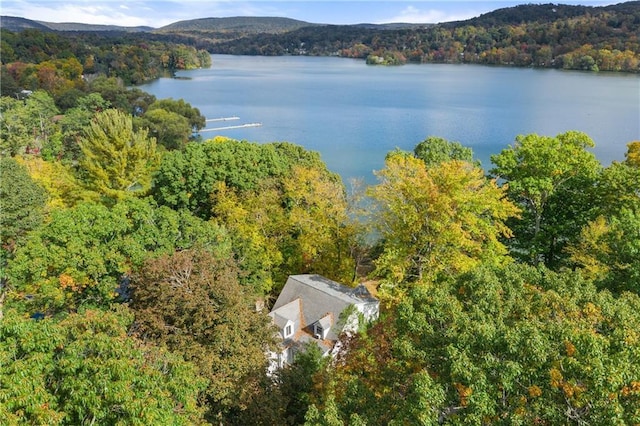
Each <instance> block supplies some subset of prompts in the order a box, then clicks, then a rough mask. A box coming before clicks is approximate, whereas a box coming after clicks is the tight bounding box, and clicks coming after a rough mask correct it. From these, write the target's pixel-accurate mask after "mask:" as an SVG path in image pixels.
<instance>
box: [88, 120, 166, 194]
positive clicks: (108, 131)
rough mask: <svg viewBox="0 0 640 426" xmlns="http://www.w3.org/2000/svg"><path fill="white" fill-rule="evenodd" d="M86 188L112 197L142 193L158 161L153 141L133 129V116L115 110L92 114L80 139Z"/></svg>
mask: <svg viewBox="0 0 640 426" xmlns="http://www.w3.org/2000/svg"><path fill="white" fill-rule="evenodd" d="M80 149H81V150H82V154H83V157H82V158H81V159H80V168H81V170H82V174H83V176H82V177H83V180H84V182H85V184H86V185H87V187H88V188H89V189H91V190H93V191H96V192H97V193H99V194H101V195H102V196H103V197H106V198H107V199H111V200H119V199H122V198H125V197H126V196H128V195H129V194H144V193H145V192H146V191H147V190H148V189H149V188H150V187H151V174H152V172H153V170H154V169H155V168H156V167H157V164H158V161H159V159H158V155H157V154H156V141H155V139H153V138H149V137H148V136H147V132H146V131H145V130H140V131H138V132H135V131H134V130H133V124H132V117H131V116H130V115H127V114H125V113H122V112H120V111H118V110H115V109H108V110H105V111H103V112H99V113H97V114H96V115H95V118H94V120H93V121H92V122H91V124H90V126H89V127H87V128H86V129H85V133H84V136H83V137H82V138H81V140H80Z"/></svg>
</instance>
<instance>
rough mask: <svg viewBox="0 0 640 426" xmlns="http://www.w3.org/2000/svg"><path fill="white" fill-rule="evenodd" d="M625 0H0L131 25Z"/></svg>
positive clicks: (428, 15) (41, 17)
mask: <svg viewBox="0 0 640 426" xmlns="http://www.w3.org/2000/svg"><path fill="white" fill-rule="evenodd" d="M622 1H623V0H618V1H606V0H582V1H573V0H572V1H560V2H558V1H557V0H556V1H554V0H546V1H540V2H538V1H535V0H522V1H521V0H498V1H485V0H466V1H459V0H449V1H433V0H418V1H405V0H355V1H354V0H349V1H341V0H337V1H336V0H331V1H329V0H327V1H319V0H292V1H266V0H257V1H256V0H254V1H238V0H64V1H61V0H0V14H1V15H5V16H18V17H22V18H27V19H32V20H36V21H46V22H77V23H83V24H103V25H120V26H126V27H135V26H149V27H154V28H160V27H162V26H165V25H168V24H171V23H174V22H178V21H184V20H190V19H198V18H222V17H232V16H277V17H284V18H293V19H298V20H301V21H306V22H311V23H317V24H359V23H373V24H383V23H392V22H409V23H439V22H447V21H457V20H463V19H468V18H473V17H475V16H479V15H481V14H483V13H487V12H490V11H492V10H495V9H500V8H503V7H510V6H515V5H518V4H527V3H541V4H542V3H552V2H553V3H562V4H574V5H575V4H582V5H587V6H603V5H609V4H616V3H621V2H622Z"/></svg>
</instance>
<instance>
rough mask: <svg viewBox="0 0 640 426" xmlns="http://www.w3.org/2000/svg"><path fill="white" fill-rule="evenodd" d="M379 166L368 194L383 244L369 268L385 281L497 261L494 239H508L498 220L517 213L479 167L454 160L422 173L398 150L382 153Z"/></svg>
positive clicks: (501, 252) (501, 251) (499, 247)
mask: <svg viewBox="0 0 640 426" xmlns="http://www.w3.org/2000/svg"><path fill="white" fill-rule="evenodd" d="M385 166H386V167H385V168H384V169H383V170H381V171H379V172H377V176H378V179H379V181H380V183H379V184H378V185H376V186H374V187H372V188H370V195H371V196H372V198H373V199H374V201H375V203H376V211H375V213H374V223H375V226H376V227H377V230H378V232H379V233H380V237H381V238H382V244H383V252H382V255H381V256H380V257H379V259H377V268H378V271H379V273H380V274H382V275H383V276H384V277H385V278H386V280H387V281H388V282H389V283H393V285H395V284H399V283H403V282H411V281H421V280H423V279H424V278H435V277H437V275H438V274H440V273H448V274H452V273H457V272H461V271H465V270H469V269H471V268H472V267H473V266H475V265H477V264H479V263H480V262H481V261H492V262H495V263H500V262H502V261H504V256H505V255H506V249H505V247H504V246H503V244H502V243H501V242H500V238H501V237H503V236H506V237H508V236H510V230H509V229H508V228H507V227H506V225H505V221H506V220H507V219H508V218H510V217H513V216H515V215H517V214H518V208H517V207H515V206H514V205H513V204H512V203H511V202H509V201H508V200H506V199H505V191H504V189H501V188H499V187H498V186H497V185H496V183H495V181H492V180H488V179H486V178H485V177H484V176H483V172H482V169H480V168H478V167H476V166H474V165H473V164H471V163H468V162H465V161H459V160H453V161H446V162H442V163H438V164H436V165H434V166H432V167H427V166H426V165H425V163H424V161H422V160H421V159H419V158H416V157H414V156H412V155H409V154H408V153H404V152H393V153H391V154H389V155H388V156H387V159H386V162H385ZM442 259H447V261H446V262H443V261H442Z"/></svg>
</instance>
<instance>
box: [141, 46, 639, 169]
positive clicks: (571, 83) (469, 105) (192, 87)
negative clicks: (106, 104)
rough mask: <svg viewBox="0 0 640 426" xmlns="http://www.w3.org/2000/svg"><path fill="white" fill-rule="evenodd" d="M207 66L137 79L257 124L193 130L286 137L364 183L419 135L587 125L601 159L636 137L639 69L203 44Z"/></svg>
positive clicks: (490, 139) (484, 142)
mask: <svg viewBox="0 0 640 426" xmlns="http://www.w3.org/2000/svg"><path fill="white" fill-rule="evenodd" d="M212 59H213V66H212V67H211V68H210V69H205V70H194V71H186V72H180V73H179V74H178V76H179V77H187V78H188V79H160V80H157V81H154V82H152V83H150V84H147V85H144V86H142V87H141V88H142V89H143V90H145V91H147V92H149V93H152V94H154V95H155V96H157V97H158V98H174V99H180V98H183V99H184V100H185V101H187V102H189V103H191V104H192V105H193V106H195V107H197V108H199V109H200V112H201V113H202V114H203V115H205V116H206V117H207V118H218V117H230V116H238V117H240V120H236V121H228V122H225V123H208V127H209V128H212V127H222V126H229V125H238V124H245V123H261V124H262V126H260V127H248V128H242V129H231V130H219V131H214V132H203V133H202V136H203V137H205V138H210V137H213V136H215V135H218V134H219V135H224V136H228V137H231V138H235V139H243V140H248V141H253V142H273V141H287V142H293V143H296V144H299V145H302V146H304V147H305V148H307V149H309V150H315V151H319V152H320V153H321V155H322V158H323V160H324V161H325V162H326V163H327V165H328V167H329V168H330V169H331V170H333V171H335V172H338V173H340V175H341V176H342V177H343V179H345V180H347V179H350V178H353V177H362V178H364V179H365V180H366V181H368V182H374V181H375V179H374V177H373V171H374V170H378V169H380V168H382V167H383V164H384V157H385V154H386V153H387V152H389V151H390V150H393V149H395V148H400V149H404V150H411V149H413V147H414V146H415V145H416V144H417V143H419V142H420V141H422V140H424V139H425V138H426V137H428V136H441V137H444V138H446V139H448V140H452V141H458V142H460V143H462V144H463V145H465V146H469V147H471V148H472V149H473V151H474V153H475V155H476V157H477V158H479V159H480V160H481V162H482V165H483V167H484V168H485V169H489V168H491V163H490V161H489V156H490V155H491V154H496V153H499V152H500V151H501V150H502V149H503V148H505V147H507V146H508V145H509V144H511V143H513V141H514V138H515V137H516V135H518V134H528V133H538V134H541V135H552V136H553V135H556V134H558V133H562V132H565V131H567V130H580V131H583V132H585V133H587V134H588V135H589V136H591V138H593V140H594V141H595V143H596V147H595V148H594V150H593V152H594V153H595V154H596V156H597V157H598V158H599V159H600V161H601V162H602V163H603V164H604V165H608V164H609V163H611V161H614V160H618V161H621V160H624V153H625V151H626V144H627V143H628V142H630V141H633V140H640V77H638V76H637V75H618V74H606V73H599V74H594V73H581V72H567V71H560V70H534V69H518V68H498V67H495V68H494V67H484V66H474V65H440V64H433V65H431V64H429V65H404V66H400V67H376V66H367V65H365V63H364V62H363V61H359V60H351V59H345V58H315V57H254V56H227V55H213V56H212Z"/></svg>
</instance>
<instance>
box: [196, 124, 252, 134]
mask: <svg viewBox="0 0 640 426" xmlns="http://www.w3.org/2000/svg"><path fill="white" fill-rule="evenodd" d="M260 126H262V123H247V124H238V125H237V126H224V127H215V128H213V129H202V130H200V132H213V131H216V130H230V129H243V128H245V127H260Z"/></svg>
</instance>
